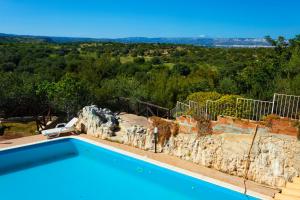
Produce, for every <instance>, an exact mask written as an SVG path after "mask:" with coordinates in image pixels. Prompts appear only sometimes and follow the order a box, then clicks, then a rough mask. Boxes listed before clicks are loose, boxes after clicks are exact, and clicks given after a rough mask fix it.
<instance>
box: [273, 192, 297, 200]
mask: <svg viewBox="0 0 300 200" xmlns="http://www.w3.org/2000/svg"><path fill="white" fill-rule="evenodd" d="M274 199H275V200H300V197H296V196H293V195H286V194H281V193H277V194H275V198H274Z"/></svg>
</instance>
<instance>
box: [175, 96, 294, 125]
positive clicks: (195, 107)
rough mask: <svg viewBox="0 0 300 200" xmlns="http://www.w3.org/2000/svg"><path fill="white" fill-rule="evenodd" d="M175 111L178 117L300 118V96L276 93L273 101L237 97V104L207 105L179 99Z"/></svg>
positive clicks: (211, 102)
mask: <svg viewBox="0 0 300 200" xmlns="http://www.w3.org/2000/svg"><path fill="white" fill-rule="evenodd" d="M173 111H174V113H175V115H174V116H176V117H177V116H179V115H186V114H189V115H197V116H201V117H207V118H209V119H211V120H217V117H218V116H219V115H223V116H231V117H236V118H241V119H247V120H253V121H261V120H263V118H264V117H265V116H267V115H270V114H274V115H278V116H280V117H286V118H289V119H292V120H299V119H300V96H296V95H287V94H277V93H275V94H274V96H273V101H261V100H256V99H247V98H237V99H236V103H235V104H224V103H220V102H218V101H211V100H207V101H206V105H205V106H199V104H198V103H197V102H194V101H188V102H187V103H182V102H179V101H178V102H177V104H176V108H175V109H174V110H173Z"/></svg>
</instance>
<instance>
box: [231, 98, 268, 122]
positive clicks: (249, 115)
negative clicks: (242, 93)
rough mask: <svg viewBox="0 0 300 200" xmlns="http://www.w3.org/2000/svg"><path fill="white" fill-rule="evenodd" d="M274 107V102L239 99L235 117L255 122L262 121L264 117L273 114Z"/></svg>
mask: <svg viewBox="0 0 300 200" xmlns="http://www.w3.org/2000/svg"><path fill="white" fill-rule="evenodd" d="M272 107H273V102H272V101H260V100H255V99H245V98H237V100H236V115H235V117H237V118H241V119H248V120H253V121H261V120H262V119H263V117H264V116H267V115H270V114H272Z"/></svg>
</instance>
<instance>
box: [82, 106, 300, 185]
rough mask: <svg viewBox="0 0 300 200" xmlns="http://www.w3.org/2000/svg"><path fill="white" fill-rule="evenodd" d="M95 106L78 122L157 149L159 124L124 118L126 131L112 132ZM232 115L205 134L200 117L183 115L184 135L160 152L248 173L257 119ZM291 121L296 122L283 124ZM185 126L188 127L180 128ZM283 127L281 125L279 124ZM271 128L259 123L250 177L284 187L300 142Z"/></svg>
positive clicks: (297, 165)
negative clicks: (155, 126) (198, 122)
mask: <svg viewBox="0 0 300 200" xmlns="http://www.w3.org/2000/svg"><path fill="white" fill-rule="evenodd" d="M93 109H94V108H93ZM93 109H90V108H89V109H87V108H85V109H84V112H82V113H81V115H80V116H79V123H78V124H77V127H81V126H82V124H83V125H84V127H85V128H86V130H85V131H86V133H87V134H90V135H93V136H95V137H101V138H102V139H107V140H110V141H115V142H119V143H123V144H127V145H130V146H134V147H137V148H140V149H143V150H149V151H153V150H154V134H153V125H150V126H149V127H150V128H146V127H143V126H139V125H130V127H128V126H127V125H125V124H124V122H122V120H120V124H119V127H120V128H121V130H120V131H117V132H115V133H114V134H112V133H111V130H112V129H110V128H109V127H110V126H108V125H107V124H110V123H103V122H101V120H100V118H99V113H98V114H97V113H95V112H91V110H93ZM100 116H101V115H100ZM105 116H107V115H105ZM230 120H232V119H224V118H220V119H219V123H215V124H213V127H214V134H209V135H204V136H199V134H198V133H197V132H196V130H194V129H193V126H194V125H195V123H196V122H195V121H193V120H191V119H188V118H184V117H181V118H177V120H176V122H178V125H179V134H171V136H170V137H168V138H167V140H163V143H161V144H159V145H158V147H157V149H158V152H161V153H166V154H169V155H173V156H177V157H179V158H181V159H184V160H188V161H191V162H193V163H196V164H199V165H203V166H206V167H210V168H214V169H216V170H219V171H222V172H224V173H227V174H231V175H235V176H241V177H243V176H244V175H245V167H246V163H247V160H248V158H247V155H248V151H249V148H250V146H251V142H252V139H253V134H252V133H253V129H254V127H255V126H256V124H252V123H250V122H247V123H245V122H241V121H230ZM168 122H170V121H168ZM150 123H151V120H150ZM170 123H174V122H170ZM187 125H191V126H187ZM285 125H290V124H287V123H286V124H280V126H285ZM180 126H181V127H184V128H181V129H180ZM278 126H279V125H276V129H278ZM108 130H109V131H108ZM170 130H171V129H170ZM268 130H269V129H268V128H267V127H262V128H259V131H258V133H257V137H256V139H255V141H254V145H253V148H252V151H251V154H250V168H249V172H248V179H249V180H253V181H255V182H257V183H261V184H266V185H270V186H275V187H281V186H284V185H285V183H286V182H287V181H290V180H291V179H292V178H293V177H295V176H298V175H299V172H300V142H299V141H298V140H297V138H296V137H294V136H289V135H282V134H278V133H276V134H274V133H271V132H268ZM278 130H279V129H278ZM280 130H281V129H280ZM231 131H232V132H231ZM280 132H281V131H280Z"/></svg>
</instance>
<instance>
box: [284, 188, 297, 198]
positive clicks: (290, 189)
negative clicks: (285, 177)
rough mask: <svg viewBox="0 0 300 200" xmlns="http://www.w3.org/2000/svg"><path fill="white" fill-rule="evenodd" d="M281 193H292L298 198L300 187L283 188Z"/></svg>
mask: <svg viewBox="0 0 300 200" xmlns="http://www.w3.org/2000/svg"><path fill="white" fill-rule="evenodd" d="M281 194H286V195H292V196H295V197H299V198H300V189H292V188H283V189H282V192H281Z"/></svg>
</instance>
